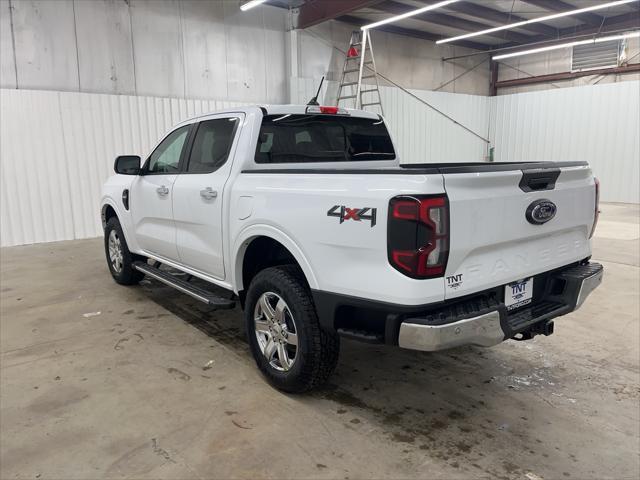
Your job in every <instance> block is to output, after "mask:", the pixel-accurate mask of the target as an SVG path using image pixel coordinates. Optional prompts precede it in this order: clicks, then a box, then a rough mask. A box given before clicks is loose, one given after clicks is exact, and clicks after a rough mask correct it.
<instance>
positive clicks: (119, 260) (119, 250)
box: [104, 217, 144, 285]
mask: <svg viewBox="0 0 640 480" xmlns="http://www.w3.org/2000/svg"><path fill="white" fill-rule="evenodd" d="M104 251H105V254H106V257H107V264H108V266H109V271H110V272H111V276H112V277H113V279H114V280H115V281H116V282H118V283H119V284H120V285H135V284H136V283H138V282H139V281H140V280H142V279H143V278H144V274H143V273H142V272H139V271H138V270H135V269H134V268H133V262H135V261H137V260H144V257H142V256H140V255H134V254H133V253H131V252H130V251H129V247H128V246H127V241H126V240H125V238H124V233H123V232H122V227H121V226H120V222H119V221H118V219H117V218H116V217H111V218H110V219H109V221H108V222H107V225H106V227H105V229H104Z"/></svg>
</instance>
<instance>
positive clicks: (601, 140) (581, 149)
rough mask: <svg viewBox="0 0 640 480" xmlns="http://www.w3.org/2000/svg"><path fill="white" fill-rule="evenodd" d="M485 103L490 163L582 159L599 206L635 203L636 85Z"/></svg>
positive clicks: (638, 159)
mask: <svg viewBox="0 0 640 480" xmlns="http://www.w3.org/2000/svg"><path fill="white" fill-rule="evenodd" d="M491 100H492V105H491V115H490V117H491V121H490V124H491V127H492V128H491V131H492V133H491V139H492V144H493V145H494V146H495V161H498V162H499V161H510V160H511V161H514V160H515V161H535V160H554V161H561V160H586V161H588V162H589V164H590V165H591V167H592V168H593V172H594V174H595V175H596V176H597V177H598V178H599V179H600V182H601V187H602V190H601V193H602V196H601V198H602V200H603V201H607V202H625V203H639V202H640V184H639V182H640V181H639V179H640V82H638V81H631V82H620V83H612V84H606V85H595V86H584V87H572V88H562V89H555V90H545V91H541V92H527V93H518V94H514V95H504V96H499V97H493V98H492V99H491Z"/></svg>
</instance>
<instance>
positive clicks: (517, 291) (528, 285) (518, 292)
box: [504, 277, 533, 311]
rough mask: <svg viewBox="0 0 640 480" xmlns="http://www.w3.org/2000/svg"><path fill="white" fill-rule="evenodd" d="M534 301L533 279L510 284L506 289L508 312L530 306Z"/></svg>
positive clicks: (505, 300) (505, 298)
mask: <svg viewBox="0 0 640 480" xmlns="http://www.w3.org/2000/svg"><path fill="white" fill-rule="evenodd" d="M532 299H533V277H529V278H525V279H524V280H519V281H517V282H513V283H509V284H508V285H505V287H504V304H505V306H506V307H507V310H508V311H512V310H516V309H518V308H520V307H524V306H525V305H529V304H530V303H531V301H532Z"/></svg>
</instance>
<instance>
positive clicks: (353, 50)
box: [347, 47, 360, 57]
mask: <svg viewBox="0 0 640 480" xmlns="http://www.w3.org/2000/svg"><path fill="white" fill-rule="evenodd" d="M358 55H360V54H359V53H358V50H357V49H356V47H351V48H350V49H349V51H348V52H347V57H357V56H358Z"/></svg>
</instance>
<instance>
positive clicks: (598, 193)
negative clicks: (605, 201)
mask: <svg viewBox="0 0 640 480" xmlns="http://www.w3.org/2000/svg"><path fill="white" fill-rule="evenodd" d="M594 180H595V186H596V210H595V212H594V214H593V227H592V228H591V235H589V238H591V237H593V234H594V233H596V225H598V218H599V217H600V180H598V179H597V178H594Z"/></svg>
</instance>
